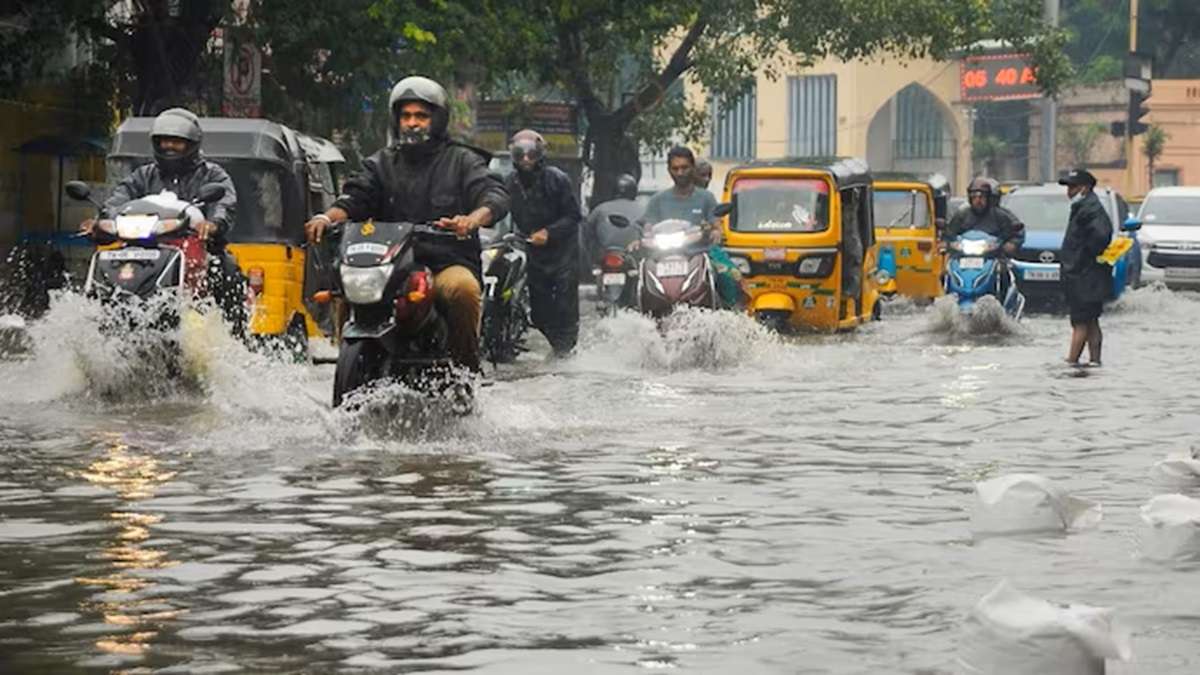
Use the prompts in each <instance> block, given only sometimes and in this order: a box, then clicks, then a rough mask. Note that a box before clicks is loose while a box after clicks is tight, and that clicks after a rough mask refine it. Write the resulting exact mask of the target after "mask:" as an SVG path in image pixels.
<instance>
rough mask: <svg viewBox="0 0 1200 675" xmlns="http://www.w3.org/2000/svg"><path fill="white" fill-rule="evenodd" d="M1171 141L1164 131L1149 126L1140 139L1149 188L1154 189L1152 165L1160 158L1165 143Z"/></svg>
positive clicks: (1155, 126)
mask: <svg viewBox="0 0 1200 675" xmlns="http://www.w3.org/2000/svg"><path fill="white" fill-rule="evenodd" d="M1170 139H1171V134H1168V133H1167V132H1166V130H1165V129H1163V128H1162V127H1160V126H1158V125H1157V124H1151V125H1150V126H1149V128H1147V129H1146V135H1145V137H1143V138H1142V152H1144V153H1146V168H1147V171H1148V172H1149V174H1150V183H1149V184H1150V187H1154V164H1155V163H1156V162H1158V160H1159V158H1160V157H1162V155H1163V151H1164V150H1165V149H1166V146H1167V141H1168V140H1170Z"/></svg>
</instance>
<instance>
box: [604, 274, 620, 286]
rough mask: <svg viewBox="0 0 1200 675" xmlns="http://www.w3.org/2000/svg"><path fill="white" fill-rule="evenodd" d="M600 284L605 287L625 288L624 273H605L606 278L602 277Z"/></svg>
mask: <svg viewBox="0 0 1200 675" xmlns="http://www.w3.org/2000/svg"><path fill="white" fill-rule="evenodd" d="M600 283H601V284H603V285H605V286H624V285H625V273H624V272H605V273H604V276H602V277H600Z"/></svg>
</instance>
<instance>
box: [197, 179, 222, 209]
mask: <svg viewBox="0 0 1200 675" xmlns="http://www.w3.org/2000/svg"><path fill="white" fill-rule="evenodd" d="M224 196H225V186H224V185H220V184H218V183H209V184H208V185H205V186H203V187H201V188H200V191H199V192H198V193H196V201H198V202H200V203H201V204H212V203H213V202H219V201H221V198H222V197H224Z"/></svg>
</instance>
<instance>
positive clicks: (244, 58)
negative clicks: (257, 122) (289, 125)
mask: <svg viewBox="0 0 1200 675" xmlns="http://www.w3.org/2000/svg"><path fill="white" fill-rule="evenodd" d="M224 72H225V92H224V93H225V96H224V101H223V104H222V106H221V112H222V113H223V114H225V115H226V116H228V117H258V116H259V115H261V114H262V52H260V51H258V47H257V46H255V45H254V44H252V43H250V42H242V41H240V40H237V39H236V38H233V37H227V38H226V40H225V68H224Z"/></svg>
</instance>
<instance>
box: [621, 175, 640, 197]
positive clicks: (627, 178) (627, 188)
mask: <svg viewBox="0 0 1200 675" xmlns="http://www.w3.org/2000/svg"><path fill="white" fill-rule="evenodd" d="M637 185H638V184H637V179H636V178H634V177H633V176H631V175H629V174H627V173H623V174H621V175H620V176H617V196H618V197H620V198H621V199H637Z"/></svg>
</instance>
